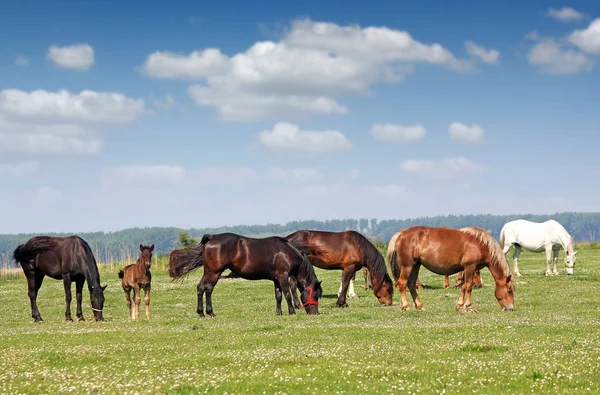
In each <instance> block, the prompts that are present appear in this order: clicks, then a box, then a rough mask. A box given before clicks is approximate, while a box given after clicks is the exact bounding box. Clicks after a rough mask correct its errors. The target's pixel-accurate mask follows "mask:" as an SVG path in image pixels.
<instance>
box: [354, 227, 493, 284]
mask: <svg viewBox="0 0 600 395" xmlns="http://www.w3.org/2000/svg"><path fill="white" fill-rule="evenodd" d="M444 228H445V227H444ZM399 235H400V232H396V233H395V234H394V235H393V236H392V238H391V239H390V242H389V243H388V248H387V253H386V258H387V263H388V265H390V272H391V273H392V274H393V276H394V279H396V280H398V277H399V276H400V272H399V271H398V270H399V268H397V267H391V262H392V254H393V253H394V249H395V245H396V239H397V238H398V236H399ZM463 275H464V271H460V272H458V276H457V277H456V283H455V284H454V288H460V287H462V285H463V283H464V277H463ZM481 287H483V281H482V280H481V272H480V271H479V270H476V271H475V275H474V276H473V288H475V289H478V288H481ZM444 288H446V289H447V288H450V276H449V275H446V276H444ZM365 289H366V288H365ZM417 289H423V286H422V285H421V281H419V277H418V276H417Z"/></svg>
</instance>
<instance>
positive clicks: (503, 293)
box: [495, 274, 515, 311]
mask: <svg viewBox="0 0 600 395" xmlns="http://www.w3.org/2000/svg"><path fill="white" fill-rule="evenodd" d="M495 296H496V299H498V303H500V307H501V308H502V311H512V310H514V308H515V284H514V278H513V276H512V274H509V275H508V277H505V278H499V279H497V280H496V291H495Z"/></svg>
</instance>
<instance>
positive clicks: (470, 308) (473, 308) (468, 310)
mask: <svg viewBox="0 0 600 395" xmlns="http://www.w3.org/2000/svg"><path fill="white" fill-rule="evenodd" d="M465 312H466V313H477V310H476V309H475V307H473V306H469V307H467V308H465Z"/></svg>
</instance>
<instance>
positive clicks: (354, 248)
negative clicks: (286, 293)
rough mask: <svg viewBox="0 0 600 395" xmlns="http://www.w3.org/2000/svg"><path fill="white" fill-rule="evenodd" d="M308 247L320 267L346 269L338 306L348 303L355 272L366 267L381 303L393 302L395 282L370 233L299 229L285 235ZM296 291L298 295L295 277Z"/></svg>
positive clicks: (313, 261)
mask: <svg viewBox="0 0 600 395" xmlns="http://www.w3.org/2000/svg"><path fill="white" fill-rule="evenodd" d="M285 238H286V239H288V240H289V241H291V242H292V243H294V244H299V245H302V246H304V247H305V248H306V250H307V255H308V259H310V261H311V262H312V264H313V265H314V266H316V267H319V268H321V269H325V270H342V289H341V290H340V292H339V294H338V300H337V306H338V307H348V304H347V303H346V292H347V290H348V285H349V283H350V279H351V278H352V276H354V273H355V272H356V271H358V270H360V269H361V268H363V267H366V268H367V269H368V270H369V273H370V274H371V278H372V283H373V293H374V294H375V296H376V297H377V299H378V300H379V303H380V304H382V305H385V306H389V305H391V304H392V296H393V293H394V285H393V283H392V279H391V278H390V276H389V275H388V273H387V269H386V266H385V260H384V259H383V256H382V255H381V253H380V252H379V250H378V249H377V247H375V246H374V245H373V244H372V243H371V242H370V241H369V240H368V239H367V238H366V237H364V236H363V235H361V234H360V233H358V232H355V231H353V230H347V231H343V232H325V231H317V230H299V231H297V232H294V233H291V234H289V235H287V236H286V237H285ZM291 281H292V294H293V295H294V297H295V295H296V292H295V284H294V279H292V280H291Z"/></svg>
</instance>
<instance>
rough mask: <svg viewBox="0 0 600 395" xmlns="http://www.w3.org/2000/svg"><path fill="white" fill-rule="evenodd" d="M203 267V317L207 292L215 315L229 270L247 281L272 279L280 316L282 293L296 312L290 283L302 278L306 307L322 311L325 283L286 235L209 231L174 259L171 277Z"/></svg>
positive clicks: (290, 309)
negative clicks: (216, 297)
mask: <svg viewBox="0 0 600 395" xmlns="http://www.w3.org/2000/svg"><path fill="white" fill-rule="evenodd" d="M299 248H301V246H299ZM200 266H204V274H203V275H202V279H201V280H200V282H199V283H198V286H197V290H198V308H197V312H198V315H200V316H201V317H204V300H203V298H204V294H205V293H206V314H208V315H209V316H211V317H214V316H215V314H214V312H213V307H212V292H213V289H214V287H215V285H216V284H217V281H219V278H220V277H221V273H223V271H224V270H226V269H229V270H231V272H232V273H235V274H236V275H238V276H239V277H241V278H244V279H247V280H272V281H273V284H274V285H275V301H276V303H277V314H278V315H281V302H282V294H283V295H284V296H285V299H286V301H287V304H288V312H289V314H295V310H294V306H293V305H292V295H291V291H290V285H289V278H290V276H293V277H294V278H296V279H297V280H298V288H300V291H301V295H300V298H301V300H302V307H303V308H304V309H305V310H306V313H307V314H318V313H319V298H320V297H321V294H322V288H321V282H320V281H319V280H318V279H317V276H316V274H315V271H314V268H313V266H312V265H311V263H310V261H309V260H308V259H307V258H306V256H305V255H304V254H303V253H302V252H300V251H299V250H298V248H296V247H295V245H294V244H293V243H290V242H289V241H288V240H286V239H284V238H282V237H266V238H262V239H256V238H250V237H244V236H240V235H237V234H234V233H221V234H215V235H208V234H206V235H204V236H203V237H202V240H201V241H200V243H199V244H198V246H197V247H194V248H188V249H186V250H183V251H182V252H181V253H180V254H179V253H178V256H176V257H174V258H173V259H172V260H171V262H170V263H169V276H171V277H172V278H175V279H176V278H182V277H183V276H185V275H186V274H188V273H189V272H190V271H192V270H194V269H195V268H197V267H200Z"/></svg>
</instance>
